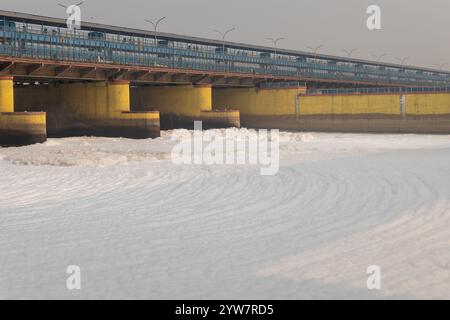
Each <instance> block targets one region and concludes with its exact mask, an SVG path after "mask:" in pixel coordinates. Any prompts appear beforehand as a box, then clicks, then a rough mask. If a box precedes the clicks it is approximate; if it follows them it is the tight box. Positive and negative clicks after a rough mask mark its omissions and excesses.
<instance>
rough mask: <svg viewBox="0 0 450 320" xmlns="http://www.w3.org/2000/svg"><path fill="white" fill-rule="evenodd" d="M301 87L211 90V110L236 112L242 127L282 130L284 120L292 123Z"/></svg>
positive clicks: (304, 90) (301, 91)
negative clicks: (221, 109) (227, 109)
mask: <svg viewBox="0 0 450 320" xmlns="http://www.w3.org/2000/svg"><path fill="white" fill-rule="evenodd" d="M305 92H306V88H305V87H303V86H293V87H284V88H214V89H213V94H212V96H213V98H212V100H213V106H214V108H229V109H234V110H239V111H240V115H241V117H240V118H241V124H242V126H245V127H249V128H267V129H282V128H283V126H284V125H285V123H286V119H290V120H292V119H295V115H296V97H297V96H298V95H299V94H301V93H305Z"/></svg>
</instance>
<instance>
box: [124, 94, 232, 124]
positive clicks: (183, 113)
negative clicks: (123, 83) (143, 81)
mask: <svg viewBox="0 0 450 320" xmlns="http://www.w3.org/2000/svg"><path fill="white" fill-rule="evenodd" d="M131 101H132V106H133V108H136V109H137V110H157V111H159V112H160V114H161V128H162V129H164V130H168V129H175V128H187V129H192V128H193V127H194V121H196V120H201V121H203V128H205V129H211V128H228V127H240V115H239V111H233V110H213V108H212V87H211V85H196V86H193V85H177V86H138V87H134V88H132V90H131Z"/></svg>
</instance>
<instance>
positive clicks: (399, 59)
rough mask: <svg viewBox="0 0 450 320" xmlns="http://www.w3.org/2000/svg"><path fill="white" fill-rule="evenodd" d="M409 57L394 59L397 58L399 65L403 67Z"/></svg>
mask: <svg viewBox="0 0 450 320" xmlns="http://www.w3.org/2000/svg"><path fill="white" fill-rule="evenodd" d="M408 59H409V57H404V58H397V57H396V58H395V60H397V61H398V62H400V66H401V67H403V65H404V64H405V62H406V61H407V60H408Z"/></svg>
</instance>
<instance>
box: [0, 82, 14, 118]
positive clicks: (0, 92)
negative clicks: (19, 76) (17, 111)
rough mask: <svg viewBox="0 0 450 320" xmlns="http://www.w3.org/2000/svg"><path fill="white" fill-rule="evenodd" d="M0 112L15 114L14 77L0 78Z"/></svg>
mask: <svg viewBox="0 0 450 320" xmlns="http://www.w3.org/2000/svg"><path fill="white" fill-rule="evenodd" d="M0 112H14V81H13V77H9V76H2V77H0Z"/></svg>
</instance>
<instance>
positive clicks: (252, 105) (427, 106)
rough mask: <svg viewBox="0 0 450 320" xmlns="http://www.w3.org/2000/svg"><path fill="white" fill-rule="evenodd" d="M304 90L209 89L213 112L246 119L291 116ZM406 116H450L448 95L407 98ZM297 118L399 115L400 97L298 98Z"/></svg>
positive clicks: (340, 96) (409, 96)
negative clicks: (224, 111)
mask: <svg viewBox="0 0 450 320" xmlns="http://www.w3.org/2000/svg"><path fill="white" fill-rule="evenodd" d="M299 93H304V89H303V90H302V89H282V88H280V89H262V90H258V89H255V88H245V89H243V88H235V89H224V88H217V89H216V88H214V89H213V106H214V109H222V108H223V109H235V110H239V111H240V112H241V114H248V115H273V116H282V115H294V114H295V99H296V96H297V95H298V94H299ZM405 96H406V108H405V109H406V114H411V115H433V114H450V93H442V94H440V93H437V94H407V95H405ZM299 111H300V115H322V114H354V115H356V114H384V115H400V113H401V110H400V94H384V95H381V94H372V95H322V96H321V95H318V96H300V98H299Z"/></svg>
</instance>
